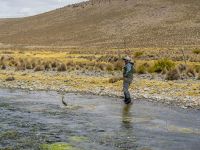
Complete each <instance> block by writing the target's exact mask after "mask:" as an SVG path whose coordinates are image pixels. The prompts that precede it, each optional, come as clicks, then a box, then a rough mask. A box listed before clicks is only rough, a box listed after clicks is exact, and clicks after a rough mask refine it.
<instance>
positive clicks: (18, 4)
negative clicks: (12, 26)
mask: <svg viewBox="0 0 200 150" xmlns="http://www.w3.org/2000/svg"><path fill="white" fill-rule="evenodd" d="M82 1H86V0H0V18H14V17H25V16H31V15H36V14H39V13H43V12H46V11H49V10H53V9H56V8H60V7H63V6H66V5H68V4H73V3H78V2H82Z"/></svg>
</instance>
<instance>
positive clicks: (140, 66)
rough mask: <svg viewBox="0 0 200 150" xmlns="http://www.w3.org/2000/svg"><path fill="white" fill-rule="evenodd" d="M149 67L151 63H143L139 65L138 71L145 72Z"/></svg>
mask: <svg viewBox="0 0 200 150" xmlns="http://www.w3.org/2000/svg"><path fill="white" fill-rule="evenodd" d="M149 67H150V65H149V64H148V63H143V64H141V65H139V66H138V67H137V69H136V72H137V73H139V74H145V73H147V72H148V69H149Z"/></svg>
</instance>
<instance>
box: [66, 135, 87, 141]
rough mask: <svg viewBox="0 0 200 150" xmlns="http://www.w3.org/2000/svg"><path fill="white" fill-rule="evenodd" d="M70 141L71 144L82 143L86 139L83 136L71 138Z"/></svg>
mask: <svg viewBox="0 0 200 150" xmlns="http://www.w3.org/2000/svg"><path fill="white" fill-rule="evenodd" d="M70 140H71V141H73V142H83V141H87V140H88V138H87V137H84V136H72V137H70Z"/></svg>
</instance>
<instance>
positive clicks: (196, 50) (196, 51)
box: [192, 49, 200, 55]
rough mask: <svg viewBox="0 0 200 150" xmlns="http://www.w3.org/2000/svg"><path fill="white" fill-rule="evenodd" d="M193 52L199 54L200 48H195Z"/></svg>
mask: <svg viewBox="0 0 200 150" xmlns="http://www.w3.org/2000/svg"><path fill="white" fill-rule="evenodd" d="M192 52H193V53H194V54H197V55H198V54H200V49H195V50H193V51H192Z"/></svg>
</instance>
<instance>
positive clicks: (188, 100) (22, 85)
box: [0, 77, 200, 110]
mask: <svg viewBox="0 0 200 150" xmlns="http://www.w3.org/2000/svg"><path fill="white" fill-rule="evenodd" d="M16 78H17V77H16ZM43 79H44V80H46V81H48V79H49V78H47V79H45V78H40V79H38V78H37V79H32V80H29V79H28V78H27V80H22V79H14V80H12V81H6V80H5V79H3V78H1V79H0V88H10V89H25V90H30V91H37V90H44V91H57V92H59V93H61V94H62V92H66V93H67V92H68V93H82V94H94V95H100V96H111V97H122V96H123V95H122V89H121V87H120V85H121V84H122V82H121V81H119V82H118V83H113V84H108V85H104V84H100V85H98V83H93V82H94V81H90V80H92V77H91V79H88V80H86V81H82V79H80V80H81V82H82V83H80V85H76V84H77V82H75V84H74V83H72V82H74V81H72V80H71V79H65V80H64V79H61V80H56V79H53V81H51V82H50V81H49V82H45V81H44V80H43ZM105 80H106V79H105ZM137 80H139V79H137V78H135V84H133V86H134V87H131V89H130V92H131V96H132V98H133V99H135V100H136V99H137V100H146V101H151V102H156V103H163V104H167V105H175V106H179V107H181V108H183V109H186V108H192V109H198V110H199V109H200V97H199V96H198V95H197V96H189V95H179V96H177V95H176V94H174V93H173V92H174V91H173V90H174V88H171V89H168V91H167V92H166V91H165V89H162V90H160V93H156V92H155V93H153V92H152V90H158V89H159V87H157V88H158V89H156V88H155V87H154V88H155V89H151V88H150V87H145V88H144V87H139V86H138V87H137V84H141V83H137V82H141V81H137ZM102 82H104V81H102ZM91 83H92V84H91ZM84 84H88V85H84ZM119 87H120V88H119ZM160 89H161V87H160ZM175 89H176V87H175ZM180 92H183V93H184V91H181V89H180ZM169 93H171V94H170V95H169Z"/></svg>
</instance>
